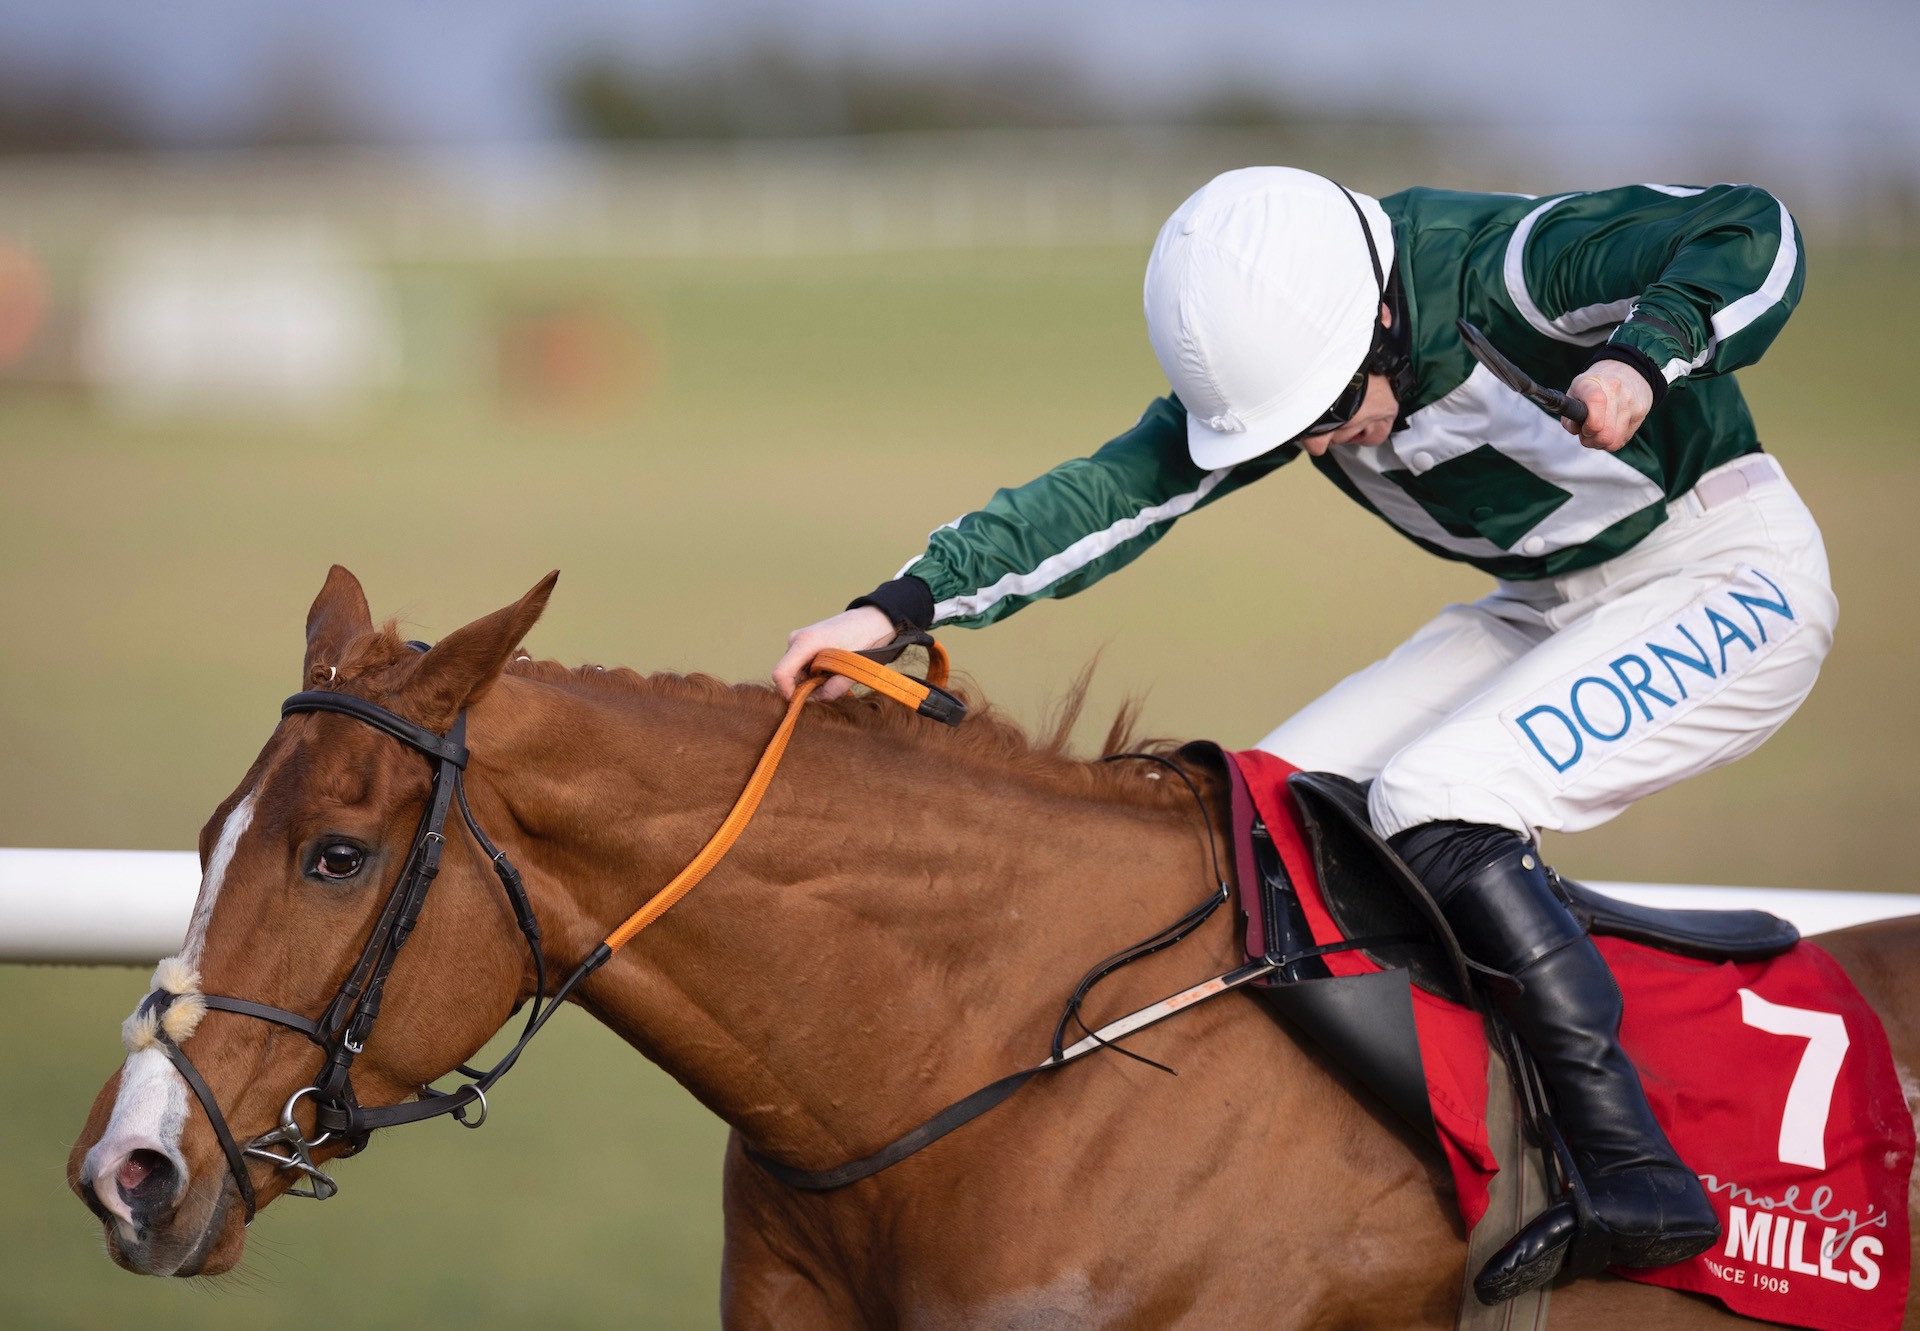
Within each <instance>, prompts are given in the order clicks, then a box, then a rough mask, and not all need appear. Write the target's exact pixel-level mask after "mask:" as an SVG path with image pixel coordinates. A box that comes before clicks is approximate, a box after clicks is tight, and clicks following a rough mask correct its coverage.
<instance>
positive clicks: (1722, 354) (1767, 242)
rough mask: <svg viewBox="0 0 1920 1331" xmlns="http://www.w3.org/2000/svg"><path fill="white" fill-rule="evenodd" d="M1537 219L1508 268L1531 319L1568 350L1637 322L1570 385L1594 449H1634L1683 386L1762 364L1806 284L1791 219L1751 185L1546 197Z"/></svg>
mask: <svg viewBox="0 0 1920 1331" xmlns="http://www.w3.org/2000/svg"><path fill="white" fill-rule="evenodd" d="M1536 217H1537V221H1535V222H1534V224H1533V225H1531V226H1528V224H1527V223H1526V222H1523V223H1522V224H1521V225H1522V227H1523V229H1525V231H1526V234H1525V237H1524V240H1523V243H1522V244H1521V246H1520V247H1519V249H1518V251H1517V253H1515V254H1512V255H1510V256H1509V259H1508V264H1507V271H1506V286H1507V289H1508V294H1509V295H1511V296H1512V297H1513V300H1514V304H1515V305H1516V307H1517V308H1518V312H1519V313H1520V314H1521V316H1522V317H1523V318H1524V319H1525V320H1526V321H1527V322H1528V323H1529V324H1531V325H1532V326H1533V327H1534V329H1535V330H1536V331H1538V332H1541V333H1542V334H1544V335H1546V336H1549V337H1554V338H1556V339H1560V340H1566V341H1575V340H1579V338H1580V335H1581V334H1582V333H1583V332H1584V331H1585V330H1587V329H1590V328H1597V327H1600V326H1604V325H1605V324H1607V323H1612V322H1614V321H1616V320H1620V319H1621V316H1622V315H1623V314H1624V315H1625V316H1626V317H1625V319H1624V321H1623V322H1620V324H1619V326H1618V327H1617V328H1615V329H1614V330H1613V332H1612V334H1611V335H1610V336H1609V337H1608V338H1607V340H1606V341H1605V342H1603V343H1601V344H1600V345H1599V346H1597V347H1596V348H1595V349H1594V358H1593V361H1592V364H1591V365H1590V366H1589V368H1588V370H1587V372H1586V373H1584V374H1582V375H1581V376H1580V377H1579V378H1577V379H1575V380H1574V382H1573V384H1572V385H1571V386H1570V388H1569V391H1570V392H1571V393H1572V394H1573V396H1575V397H1577V398H1579V399H1580V400H1581V401H1583V402H1585V403H1586V404H1587V407H1588V411H1589V421H1588V425H1587V428H1586V430H1584V431H1581V432H1579V433H1581V436H1582V442H1583V443H1585V444H1587V445H1588V446H1589V447H1594V448H1604V449H1608V450H1612V449H1617V448H1619V447H1620V446H1621V445H1622V444H1624V443H1626V442H1627V440H1628V439H1629V438H1630V437H1631V436H1632V434H1633V432H1634V430H1636V429H1638V428H1639V425H1640V422H1641V420H1643V419H1644V418H1645V417H1646V414H1647V413H1648V411H1650V410H1652V409H1653V408H1654V407H1655V406H1657V405H1658V404H1659V402H1660V400H1661V399H1662V398H1664V397H1665V396H1666V393H1667V390H1668V388H1669V387H1671V386H1672V385H1675V384H1678V383H1681V382H1682V381H1684V380H1687V379H1699V378H1707V377H1711V376H1713V375H1718V374H1726V373H1728V372H1729V371H1732V370H1737V369H1739V368H1740V367H1741V366H1744V365H1751V364H1752V363H1753V362H1755V361H1757V360H1758V359H1760V356H1761V353H1762V352H1764V351H1765V350H1766V349H1767V346H1768V345H1769V344H1770V343H1771V342H1772V341H1773V339H1774V337H1775V335H1776V334H1778V333H1779V331H1780V329H1781V327H1782V325H1784V324H1785V323H1786V321H1787V317H1788V315H1789V314H1791V313H1792V311H1793V307H1794V305H1795V304H1796V303H1797V302H1798V301H1799V298H1800V291H1801V288H1802V286H1803V285H1804V283H1805V278H1806V262H1805V256H1804V254H1803V252H1802V249H1801V244H1800V237H1799V232H1798V230H1797V228H1796V227H1795V225H1794V221H1793V218H1792V216H1791V215H1790V214H1789V213H1788V212H1787V210H1786V207H1785V206H1784V205H1783V204H1781V202H1780V201H1779V200H1778V199H1776V198H1774V197H1773V195H1771V194H1769V193H1768V192H1767V191H1765V190H1763V189H1760V188H1758V187H1756V186H1753V185H1713V186H1710V187H1708V188H1705V189H1693V188H1683V187H1678V186H1650V185H1628V186H1624V187H1622V188H1619V189H1611V190H1596V191H1593V192H1591V193H1586V194H1576V195H1573V196H1571V197H1566V198H1561V199H1556V200H1543V201H1542V205H1541V209H1540V210H1539V211H1538V212H1537V213H1536ZM1628 370H1631V371H1633V376H1632V377H1630V376H1629V375H1628V374H1627V373H1626V372H1627V371H1628ZM1636 379H1637V382H1636ZM1568 428H1569V429H1570V430H1571V429H1572V428H1573V427H1571V426H1569V427H1568Z"/></svg>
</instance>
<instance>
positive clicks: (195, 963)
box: [180, 793, 254, 970]
mask: <svg viewBox="0 0 1920 1331" xmlns="http://www.w3.org/2000/svg"><path fill="white" fill-rule="evenodd" d="M253 801H254V796H253V794H252V793H249V794H248V795H247V797H246V798H245V799H243V800H241V801H240V802H239V803H238V804H236V805H234V806H233V812H232V813H230V814H228V815H227V821H226V823H225V824H224V825H222V826H221V828H220V838H219V840H217V841H215V842H214V843H213V854H211V855H209V856H207V872H206V874H205V876H204V877H202V878H201V880H200V897H199V899H198V900H197V901H195V902H194V903H193V918H192V919H191V920H189V921H188V922H187V944H186V946H185V947H183V948H181V949H180V959H181V960H182V961H184V962H186V963H187V965H189V966H191V967H193V968H194V969H195V970H199V969H200V953H201V950H202V949H203V948H205V947H206V945H207V921H209V920H211V919H212V918H213V903H214V901H215V899H216V898H218V897H219V895H220V881H221V879H223V878H225V877H226V876H227V866H228V865H229V864H232V863H233V852H234V850H235V849H236V848H238V846H239V845H240V834H241V833H242V832H244V831H246V830H247V825H248V824H249V823H251V822H252V821H253Z"/></svg>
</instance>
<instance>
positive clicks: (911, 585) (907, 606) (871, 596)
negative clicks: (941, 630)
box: [847, 573, 933, 629]
mask: <svg viewBox="0 0 1920 1331" xmlns="http://www.w3.org/2000/svg"><path fill="white" fill-rule="evenodd" d="M863 605H870V606H872V607H873V608H874V609H875V610H878V611H879V612H880V613H881V614H883V615H885V616H886V617H887V618H888V619H890V620H892V621H893V626H894V627H895V628H897V629H925V628H931V627H932V626H933V589H932V588H931V587H929V586H927V584H926V583H924V582H922V581H921V580H920V579H919V578H916V577H914V576H913V575H912V574H911V573H909V574H907V575H906V576H905V577H902V578H895V579H894V580H893V581H892V582H883V583H881V584H880V585H879V586H878V587H875V588H874V589H873V590H872V591H870V592H868V593H867V594H866V595H865V596H862V597H859V598H857V599H855V600H852V601H849V602H847V609H849V610H855V609H858V608H859V607H861V606H863Z"/></svg>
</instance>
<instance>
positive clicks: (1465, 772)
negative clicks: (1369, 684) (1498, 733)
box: [1367, 736, 1533, 838]
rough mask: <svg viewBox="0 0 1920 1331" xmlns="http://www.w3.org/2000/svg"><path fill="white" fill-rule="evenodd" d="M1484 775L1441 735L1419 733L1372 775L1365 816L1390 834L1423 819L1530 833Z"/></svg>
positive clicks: (1382, 832)
mask: <svg viewBox="0 0 1920 1331" xmlns="http://www.w3.org/2000/svg"><path fill="white" fill-rule="evenodd" d="M1476 768H1478V769H1479V770H1476ZM1486 775H1487V774H1486V772H1485V768H1484V765H1483V764H1481V763H1479V762H1477V761H1475V760H1473V759H1471V758H1470V757H1469V756H1468V755H1466V754H1464V753H1462V752H1461V751H1459V750H1457V749H1455V748H1454V747H1453V746H1452V745H1449V744H1447V743H1446V742H1445V740H1444V738H1436V737H1434V736H1423V737H1422V738H1421V739H1417V740H1415V741H1414V742H1413V743H1411V744H1409V745H1407V746H1406V747H1405V748H1403V749H1401V750H1400V751H1399V752H1398V753H1396V754H1394V755H1393V757H1392V758H1390V759H1388V760H1387V765H1386V766H1385V767H1383V768H1381V769H1380V775H1379V776H1377V777H1375V778H1374V782H1373V788H1372V790H1371V791H1370V792H1369V793H1368V796H1367V817H1368V820H1369V821H1370V822H1372V823H1373V827H1374V830H1375V831H1376V832H1378V833H1379V834H1380V835H1381V836H1383V837H1389V838H1391V837H1395V836H1398V835H1399V834H1401V833H1403V832H1408V831H1411V830H1412V829H1413V828H1416V827H1420V826H1421V825H1423V824H1426V823H1471V824H1478V825H1484V826H1488V827H1496V828H1505V829H1507V830H1508V831H1510V832H1513V833H1516V834H1518V835H1520V836H1522V837H1531V836H1532V835H1533V822H1532V821H1531V820H1529V819H1528V818H1527V816H1526V815H1525V814H1524V813H1522V812H1521V810H1520V808H1519V807H1518V806H1517V803H1516V801H1515V800H1514V798H1512V796H1511V794H1510V793H1509V792H1504V791H1501V790H1499V789H1498V788H1496V785H1495V783H1494V782H1492V781H1488V780H1486V779H1485V777H1486Z"/></svg>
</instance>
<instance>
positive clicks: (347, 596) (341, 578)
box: [301, 564, 373, 688]
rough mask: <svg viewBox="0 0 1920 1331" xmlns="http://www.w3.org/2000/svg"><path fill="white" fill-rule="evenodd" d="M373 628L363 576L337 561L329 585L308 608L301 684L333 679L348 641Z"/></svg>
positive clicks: (314, 684) (305, 685) (327, 583)
mask: <svg viewBox="0 0 1920 1331" xmlns="http://www.w3.org/2000/svg"><path fill="white" fill-rule="evenodd" d="M372 627H373V615H372V613H371V612H370V611H369V610H368V609H367V594H366V592H365V591H363V590H362V589H361V587H360V579H358V578H356V577H354V576H353V574H351V573H349V572H347V571H346V570H345V569H344V568H342V567H340V565H338V564H335V565H334V566H333V567H332V568H330V569H328V570H327V582H326V585H325V586H324V587H322V588H321V589H320V594H319V595H318V596H316V597H314V598H313V608H312V609H311V610H308V611H307V660H306V664H305V666H304V667H303V668H302V675H301V677H302V679H304V680H305V683H304V684H302V685H301V687H302V688H314V687H316V686H317V685H320V684H324V683H326V682H327V681H328V680H330V679H331V678H332V677H333V676H332V673H331V672H332V671H333V668H334V667H335V666H336V665H338V664H339V661H340V658H341V656H342V655H343V654H344V653H345V652H346V648H347V644H348V643H350V642H352V641H353V640H354V639H355V638H357V637H359V636H360V635H361V634H363V633H365V632H366V631H367V630H368V629H370V628H372Z"/></svg>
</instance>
